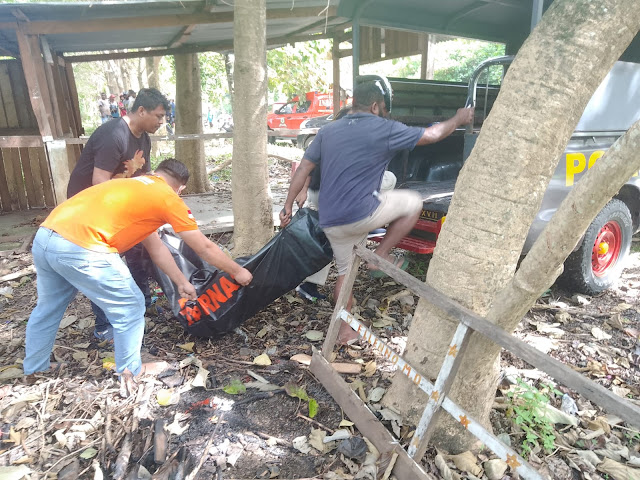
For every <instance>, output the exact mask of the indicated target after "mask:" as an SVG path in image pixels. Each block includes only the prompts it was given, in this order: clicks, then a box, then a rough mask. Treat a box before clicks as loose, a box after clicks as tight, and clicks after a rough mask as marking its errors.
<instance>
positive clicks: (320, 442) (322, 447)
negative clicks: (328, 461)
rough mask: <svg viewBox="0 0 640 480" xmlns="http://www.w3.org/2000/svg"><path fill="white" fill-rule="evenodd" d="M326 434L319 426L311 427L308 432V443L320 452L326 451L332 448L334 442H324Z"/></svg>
mask: <svg viewBox="0 0 640 480" xmlns="http://www.w3.org/2000/svg"><path fill="white" fill-rule="evenodd" d="M326 436H327V432H325V431H324V430H322V429H320V428H312V429H311V433H310V434H309V445H311V446H312V447H313V448H315V449H316V450H317V451H319V452H320V453H327V452H330V451H331V450H333V449H334V448H336V447H335V444H333V445H331V444H330V443H324V439H325V437H326Z"/></svg>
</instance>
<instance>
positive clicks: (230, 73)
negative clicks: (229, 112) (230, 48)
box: [224, 53, 233, 105]
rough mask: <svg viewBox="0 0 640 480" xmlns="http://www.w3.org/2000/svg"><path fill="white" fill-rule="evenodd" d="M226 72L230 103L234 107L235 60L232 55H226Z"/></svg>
mask: <svg viewBox="0 0 640 480" xmlns="http://www.w3.org/2000/svg"><path fill="white" fill-rule="evenodd" d="M224 71H225V72H226V74H227V88H228V89H229V102H230V103H231V105H233V58H232V57H231V54H230V53H225V54H224Z"/></svg>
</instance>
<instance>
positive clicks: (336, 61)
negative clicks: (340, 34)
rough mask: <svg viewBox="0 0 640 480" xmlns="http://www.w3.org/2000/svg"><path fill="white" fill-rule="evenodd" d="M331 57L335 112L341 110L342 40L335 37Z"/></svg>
mask: <svg viewBox="0 0 640 480" xmlns="http://www.w3.org/2000/svg"><path fill="white" fill-rule="evenodd" d="M331 59H332V60H333V87H332V90H333V114H334V115H337V114H338V112H339V111H340V40H338V38H337V37H333V41H332V42H331Z"/></svg>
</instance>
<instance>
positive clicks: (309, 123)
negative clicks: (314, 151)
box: [296, 106, 351, 150]
mask: <svg viewBox="0 0 640 480" xmlns="http://www.w3.org/2000/svg"><path fill="white" fill-rule="evenodd" d="M350 109H351V106H347V107H344V108H343V109H342V110H340V111H339V112H338V115H336V116H334V115H333V113H332V114H331V115H326V116H324V117H317V118H310V119H309V120H306V121H305V122H303V123H302V125H300V131H299V132H298V136H297V137H296V143H297V145H298V147H300V148H302V149H303V150H306V149H307V148H308V147H309V145H311V142H313V140H314V138H316V134H317V133H318V130H320V129H321V128H322V127H323V126H325V125H326V124H327V123H329V122H331V121H332V120H334V117H335V120H339V119H340V118H342V117H343V116H345V115H346V114H347V113H348V112H349V110H350Z"/></svg>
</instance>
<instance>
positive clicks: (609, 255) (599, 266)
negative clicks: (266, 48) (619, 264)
mask: <svg viewBox="0 0 640 480" xmlns="http://www.w3.org/2000/svg"><path fill="white" fill-rule="evenodd" d="M621 246H622V229H621V228H620V225H619V224H618V222H614V221H610V222H607V223H606V224H605V225H604V226H603V227H602V228H601V229H600V231H599V232H598V235H597V236H596V241H595V242H594V244H593V252H592V253H591V266H592V269H593V274H594V275H595V276H596V277H602V276H604V275H606V274H607V273H608V271H609V269H610V268H611V267H612V266H613V265H615V263H616V261H617V260H618V256H619V255H620V248H621Z"/></svg>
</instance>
